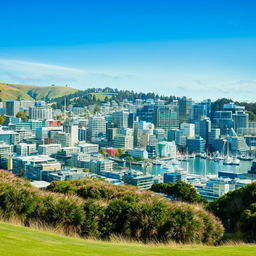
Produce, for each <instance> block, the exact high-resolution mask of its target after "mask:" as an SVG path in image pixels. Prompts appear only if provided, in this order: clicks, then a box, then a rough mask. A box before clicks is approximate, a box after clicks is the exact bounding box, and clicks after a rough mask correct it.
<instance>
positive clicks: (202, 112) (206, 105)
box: [192, 99, 211, 122]
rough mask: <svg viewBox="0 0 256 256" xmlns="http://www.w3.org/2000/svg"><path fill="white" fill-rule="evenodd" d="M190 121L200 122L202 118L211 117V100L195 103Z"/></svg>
mask: <svg viewBox="0 0 256 256" xmlns="http://www.w3.org/2000/svg"><path fill="white" fill-rule="evenodd" d="M192 109H193V111H192V119H193V121H194V122H195V121H200V119H201V118H203V117H211V100H210V99H208V100H204V101H202V102H200V103H196V104H195V105H193V107H192Z"/></svg>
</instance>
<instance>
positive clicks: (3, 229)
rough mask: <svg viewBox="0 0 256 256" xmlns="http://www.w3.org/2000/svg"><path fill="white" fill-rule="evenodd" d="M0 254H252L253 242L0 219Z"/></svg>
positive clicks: (100, 255) (175, 255) (115, 255)
mask: <svg viewBox="0 0 256 256" xmlns="http://www.w3.org/2000/svg"><path fill="white" fill-rule="evenodd" d="M0 255H3V256H9V255H10V256H21V255H22V256H23V255H24V256H30V255H31V256H32V255H33V256H41V255H42V256H48V255H52V256H64V255H69V256H78V255H79V256H85V255H86V256H89V255H95V256H128V255H136V256H141V255H145V256H148V255H155V256H166V255H172V256H203V255H207V256H212V255H216V256H220V255H228V256H234V255H237V256H238V255H241V256H244V255H246V256H250V255H251V256H252V255H253V256H254V255H256V246H249V245H240V246H222V247H207V246H200V245H199V246H195V245H191V246H189V245H188V246H179V245H177V246H169V247H168V246H158V247H157V246H147V245H141V244H125V243H108V242H101V241H93V240H83V239H77V238H70V237H64V236H59V235H55V234H51V233H47V232H42V231H37V230H33V229H29V228H24V227H20V226H15V225H12V224H6V223H0Z"/></svg>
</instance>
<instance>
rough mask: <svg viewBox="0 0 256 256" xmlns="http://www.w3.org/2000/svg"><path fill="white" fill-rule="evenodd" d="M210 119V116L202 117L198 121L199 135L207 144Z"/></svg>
mask: <svg viewBox="0 0 256 256" xmlns="http://www.w3.org/2000/svg"><path fill="white" fill-rule="evenodd" d="M211 128H212V127H211V120H210V118H208V117H206V118H202V119H201V120H200V121H199V136H201V137H202V138H203V139H205V141H206V144H208V136H209V133H210V132H211Z"/></svg>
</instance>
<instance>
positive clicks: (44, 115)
mask: <svg viewBox="0 0 256 256" xmlns="http://www.w3.org/2000/svg"><path fill="white" fill-rule="evenodd" d="M29 118H30V119H32V120H47V119H52V108H51V107H50V106H47V105H46V106H40V107H30V108H29Z"/></svg>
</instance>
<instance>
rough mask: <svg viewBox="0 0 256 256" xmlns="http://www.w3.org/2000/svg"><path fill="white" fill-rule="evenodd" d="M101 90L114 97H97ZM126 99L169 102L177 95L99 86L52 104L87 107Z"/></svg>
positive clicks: (55, 105) (59, 106)
mask: <svg viewBox="0 0 256 256" xmlns="http://www.w3.org/2000/svg"><path fill="white" fill-rule="evenodd" d="M101 92H108V93H113V95H112V97H111V98H109V97H105V98H104V100H100V99H99V98H97V97H96V96H95V95H94V93H101ZM124 99H127V100H129V101H135V100H136V99H142V100H147V99H160V100H165V101H166V102H167V103H170V102H172V101H173V100H174V99H176V97H175V96H170V97H168V96H161V95H158V94H155V93H151V92H149V93H143V92H139V93H137V92H134V91H129V90H118V89H111V88H108V87H106V88H105V89H99V88H90V89H87V90H84V91H78V92H76V93H73V94H70V95H67V96H63V97H59V98H55V99H54V100H52V101H53V102H55V103H54V104H52V107H53V108H54V109H57V108H61V107H63V106H64V104H66V105H67V106H68V105H69V104H71V103H72V104H74V106H76V107H85V106H88V105H93V104H99V103H100V102H108V101H109V100H115V101H116V102H117V103H120V102H122V101H123V100H124Z"/></svg>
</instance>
